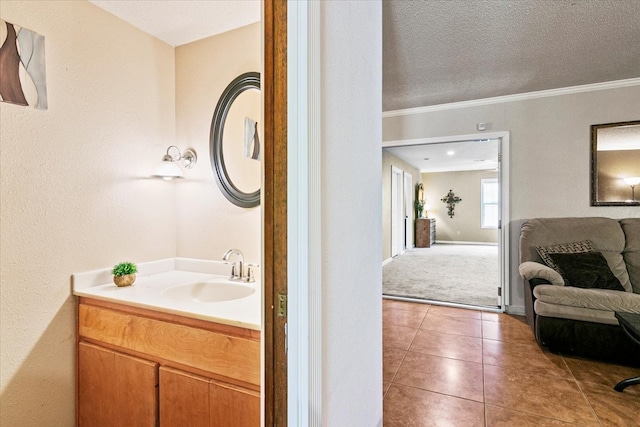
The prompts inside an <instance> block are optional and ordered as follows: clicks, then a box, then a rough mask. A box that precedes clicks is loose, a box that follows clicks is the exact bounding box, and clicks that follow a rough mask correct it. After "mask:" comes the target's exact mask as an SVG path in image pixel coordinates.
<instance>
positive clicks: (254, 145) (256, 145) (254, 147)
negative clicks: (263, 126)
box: [244, 117, 260, 160]
mask: <svg viewBox="0 0 640 427" xmlns="http://www.w3.org/2000/svg"><path fill="white" fill-rule="evenodd" d="M244 156H245V157H247V158H249V159H253V160H260V137H259V136H258V122H256V121H255V120H253V119H250V118H249V117H245V118H244Z"/></svg>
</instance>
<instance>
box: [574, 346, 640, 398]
mask: <svg viewBox="0 0 640 427" xmlns="http://www.w3.org/2000/svg"><path fill="white" fill-rule="evenodd" d="M564 361H565V362H566V363H567V366H569V369H571V372H572V373H573V376H574V377H575V378H576V380H578V382H591V383H597V384H602V385H604V386H607V387H613V386H614V385H616V384H617V383H618V382H619V381H620V380H623V379H625V378H631V377H637V376H640V368H631V367H628V366H621V365H614V364H611V363H605V362H599V361H595V360H587V359H579V358H575V357H567V356H565V357H564ZM627 390H630V391H631V392H632V393H635V392H637V393H638V396H640V387H638V386H636V387H628V388H627Z"/></svg>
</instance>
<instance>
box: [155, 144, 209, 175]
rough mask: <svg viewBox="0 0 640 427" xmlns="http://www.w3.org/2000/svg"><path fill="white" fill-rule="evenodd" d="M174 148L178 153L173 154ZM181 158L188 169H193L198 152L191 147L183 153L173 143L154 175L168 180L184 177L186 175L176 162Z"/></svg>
mask: <svg viewBox="0 0 640 427" xmlns="http://www.w3.org/2000/svg"><path fill="white" fill-rule="evenodd" d="M172 148H173V149H174V151H176V152H177V153H175V154H171V153H170V151H171V149H172ZM180 160H182V164H183V165H184V167H185V168H186V169H191V168H192V167H194V166H195V164H196V162H197V161H198V156H197V155H196V152H195V151H194V150H192V149H190V148H187V149H186V150H185V151H184V154H181V153H180V150H179V149H178V147H176V146H175V145H171V146H169V148H167V154H165V155H164V157H163V158H162V162H161V163H160V164H159V165H158V166H156V168H155V170H154V171H153V175H152V176H154V177H157V178H162V179H164V180H167V181H170V180H172V179H176V178H182V177H183V176H184V175H183V173H182V170H181V169H180V168H179V167H178V165H177V164H176V163H177V162H179V161H180Z"/></svg>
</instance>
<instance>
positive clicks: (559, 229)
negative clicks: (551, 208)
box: [520, 217, 633, 292]
mask: <svg viewBox="0 0 640 427" xmlns="http://www.w3.org/2000/svg"><path fill="white" fill-rule="evenodd" d="M582 240H590V241H591V243H592V244H593V248H594V249H595V250H596V251H597V252H602V255H603V256H604V257H605V259H606V260H607V263H608V264H609V268H611V271H612V272H613V274H614V275H615V276H616V277H617V278H618V280H620V283H621V284H622V286H623V287H624V289H625V290H626V291H627V292H632V290H633V288H632V286H631V282H630V280H629V273H628V272H627V267H626V265H625V260H624V258H623V255H622V254H623V252H624V251H625V247H626V246H625V245H626V242H625V233H624V232H623V231H622V226H621V224H620V222H619V221H618V220H615V219H611V218H599V217H584V218H571V217H567V218H534V219H530V220H528V221H527V222H525V223H524V224H523V225H522V228H521V230H520V262H524V261H535V262H540V263H542V262H543V261H542V259H541V258H540V255H538V252H537V251H536V246H551V245H559V244H563V243H571V242H579V241H582Z"/></svg>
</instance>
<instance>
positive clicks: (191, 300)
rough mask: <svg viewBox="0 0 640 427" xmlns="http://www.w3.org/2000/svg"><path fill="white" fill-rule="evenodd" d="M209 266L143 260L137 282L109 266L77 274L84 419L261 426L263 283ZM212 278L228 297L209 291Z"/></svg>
mask: <svg viewBox="0 0 640 427" xmlns="http://www.w3.org/2000/svg"><path fill="white" fill-rule="evenodd" d="M158 263H159V264H158ZM207 263H210V262H208V261H200V260H185V259H172V260H163V261H160V262H156V264H154V263H147V264H139V273H140V275H139V276H140V277H138V279H137V280H136V283H134V285H132V286H130V287H128V288H117V287H116V286H115V285H112V284H109V283H108V281H107V283H105V282H104V280H105V279H106V278H107V276H105V273H104V271H96V272H88V273H81V274H78V275H74V276H73V288H74V294H75V295H76V296H77V297H78V375H77V423H78V425H79V426H96V425H99V426H123V425H126V426H157V425H160V426H242V427H245V426H259V425H260V307H261V300H260V292H259V285H258V284H253V285H249V284H246V285H245V284H239V283H238V284H236V283H227V282H225V276H222V275H221V274H219V272H220V269H225V270H228V266H220V265H218V264H216V263H215V262H212V263H213V264H207ZM107 280H109V279H107ZM100 283H101V284H100ZM219 283H227V285H229V290H226V288H224V287H216V286H217V284H219ZM194 284H195V287H194V286H193V285H194ZM208 284H211V285H212V286H213V288H212V289H214V290H217V289H223V291H222V294H215V295H214V294H212V293H209V294H202V293H201V291H202V288H203V287H206V285H208ZM136 286H137V287H136ZM235 286H245V287H246V286H253V287H254V292H251V293H250V294H249V295H246V292H244V291H242V292H241V293H239V294H229V291H235V290H236V288H235ZM184 289H186V290H187V291H188V292H185V291H184ZM241 289H243V288H241ZM216 292H217V291H216ZM202 295H204V296H203V297H202ZM212 295H213V296H212ZM220 295H222V296H220ZM238 295H243V296H240V297H238ZM201 298H204V299H201ZM212 298H213V299H217V300H215V301H212V300H211V299H212ZM228 298H231V299H228Z"/></svg>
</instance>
